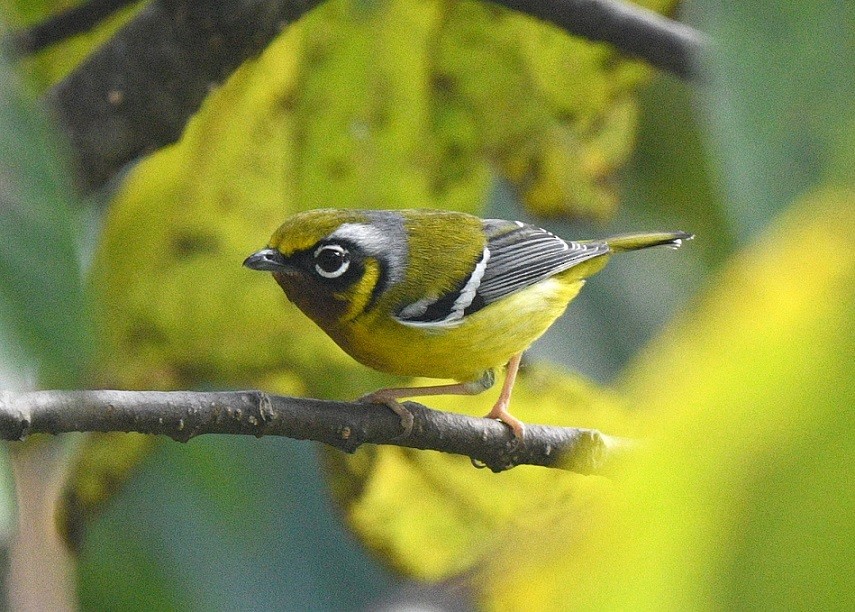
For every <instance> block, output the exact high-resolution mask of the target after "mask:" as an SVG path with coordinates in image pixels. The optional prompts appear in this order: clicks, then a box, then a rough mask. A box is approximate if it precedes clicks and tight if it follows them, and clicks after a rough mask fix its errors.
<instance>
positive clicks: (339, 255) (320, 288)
mask: <svg viewBox="0 0 855 612" xmlns="http://www.w3.org/2000/svg"><path fill="white" fill-rule="evenodd" d="M406 249H407V241H406V233H405V231H404V226H403V223H402V221H401V219H400V217H398V216H397V215H395V214H393V213H384V212H381V211H357V210H332V209H320V210H310V211H306V212H302V213H299V214H296V215H294V216H292V217H289V218H288V219H287V220H286V221H285V222H284V223H283V224H282V225H281V226H280V227H279V229H277V230H276V232H274V234H273V236H272V237H271V238H270V241H269V243H268V245H267V248H264V249H261V250H260V251H257V252H255V253H253V254H252V255H250V256H249V257H247V258H246V260H245V261H244V262H243V265H244V266H246V267H247V268H250V269H252V270H261V271H267V272H272V273H273V277H274V278H275V279H276V282H278V283H279V285H280V286H281V287H282V289H283V290H284V291H285V294H286V295H287V296H288V299H290V300H291V301H292V302H294V303H295V304H296V305H297V306H298V307H299V308H300V310H302V311H303V312H304V313H306V315H308V316H309V318H311V319H312V320H314V321H315V322H316V323H318V324H319V325H320V326H321V327H323V328H325V329H328V328H329V327H330V326H334V325H336V324H340V323H342V322H345V321H348V320H350V319H352V318H354V317H356V316H357V315H359V314H360V313H362V312H364V311H365V310H366V309H368V308H370V307H371V305H373V303H374V302H376V300H377V299H378V298H379V296H380V295H381V294H382V293H383V291H384V290H385V289H386V288H387V287H388V286H389V285H390V284H392V283H394V282H397V281H398V280H400V278H401V275H402V274H403V270H404V264H405V260H406Z"/></svg>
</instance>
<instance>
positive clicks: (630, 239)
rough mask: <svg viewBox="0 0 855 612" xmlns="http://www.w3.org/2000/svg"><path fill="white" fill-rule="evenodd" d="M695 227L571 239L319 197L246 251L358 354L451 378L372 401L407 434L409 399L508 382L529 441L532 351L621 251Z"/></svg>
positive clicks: (501, 409) (518, 429) (518, 428)
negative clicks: (524, 397) (527, 388)
mask: <svg viewBox="0 0 855 612" xmlns="http://www.w3.org/2000/svg"><path fill="white" fill-rule="evenodd" d="M693 237H694V236H693V235H692V234H689V233H686V232H682V231H672V232H652V233H637V234H624V235H618V236H612V237H610V238H605V239H602V240H564V239H562V238H560V237H558V236H556V235H555V234H553V233H552V232H549V231H547V230H545V229H542V228H540V227H537V226H535V225H531V224H528V223H523V222H521V221H506V220H501V219H481V218H479V217H476V216H474V215H470V214H467V213H462V212H454V211H447V210H432V209H409V210H406V209H404V210H356V209H330V208H327V209H313V210H307V211H303V212H299V213H296V214H294V215H292V216H290V217H288V218H287V219H286V220H285V221H284V222H283V223H282V225H281V226H280V227H279V228H278V229H277V230H276V231H275V232H274V233H273V235H272V237H271V238H270V240H269V242H268V243H267V246H266V247H265V248H262V249H261V250H259V251H256V252H255V253H252V254H251V255H250V256H249V257H247V258H246V260H245V261H244V262H243V265H244V266H246V267H247V268H249V269H251V270H259V271H265V272H272V275H273V278H274V279H275V280H276V282H277V283H278V284H279V286H280V287H281V288H282V290H283V291H284V292H285V295H286V296H287V298H288V299H289V300H290V301H291V302H293V303H294V304H295V305H296V306H297V307H298V308H299V309H300V310H301V311H302V312H303V313H304V314H305V315H306V316H308V318H309V319H311V320H312V321H314V323H316V324H317V325H318V327H320V328H321V329H322V330H323V331H324V332H326V334H327V335H329V336H330V337H331V338H332V339H333V341H335V343H336V344H338V346H339V347H341V349H343V350H344V352H346V353H347V354H348V355H350V356H351V357H353V358H354V359H355V360H356V361H358V362H360V363H362V364H364V365H366V366H369V367H371V368H374V369H375V370H379V371H381V372H386V373H390V374H397V375H402V376H411V377H412V376H418V377H427V378H436V379H451V380H453V381H455V382H453V383H451V384H443V385H434V386H423V387H396V388H387V389H380V390H377V391H374V392H373V393H368V394H367V395H365V396H363V397H361V398H360V400H359V401H361V402H370V403H379V404H385V405H386V406H388V407H389V408H391V409H392V410H393V411H394V412H395V413H396V414H397V415H398V416H399V417H400V421H401V426H402V428H403V433H402V434H401V436H402V437H404V436H408V435H409V434H410V433H411V430H412V427H413V420H414V418H413V415H412V413H411V412H410V411H409V410H408V409H407V408H406V407H405V406H403V405H402V404H401V403H400V402H399V400H401V399H403V398H410V397H423V396H433V395H475V394H478V393H481V392H483V391H485V390H487V389H489V388H490V387H492V386H493V385H494V383H495V380H496V374H495V373H496V370H498V369H500V368H502V367H503V366H504V367H506V375H505V380H504V384H503V386H502V389H501V393H500V394H499V398H498V400H497V401H496V403H495V405H494V406H493V408H492V409H491V410H490V412H489V413H487V415H486V418H490V419H497V420H499V421H501V422H503V423H504V424H505V425H507V426H508V427H509V428H510V430H511V432H512V434H513V438H514V439H515V440H516V441H522V440H523V439H524V435H525V425H524V423H523V422H522V421H520V420H519V419H517V418H516V417H515V416H513V415H512V414H511V413H510V411H509V406H510V399H511V391H512V390H513V387H514V382H515V380H516V377H517V372H518V369H519V366H520V359H521V357H522V354H523V351H525V350H526V349H528V348H529V346H531V344H532V343H533V342H534V341H535V340H537V339H538V338H539V337H540V336H541V335H542V334H543V333H544V332H545V331H546V330H547V329H548V328H549V327H550V326H551V325H552V324H553V323H554V322H555V320H556V319H557V318H558V317H559V316H561V314H562V313H563V312H564V311H565V309H566V308H567V305H568V304H569V303H570V301H571V300H572V299H573V298H574V297H576V295H577V294H578V293H579V290H580V289H581V288H582V286H583V285H584V284H585V279H587V278H588V277H590V276H592V275H593V274H595V273H597V272H598V271H600V270H601V269H602V268H603V266H605V264H606V262H607V261H608V259H609V258H610V256H611V255H613V254H615V253H621V252H625V251H634V250H638V249H644V248H647V247H653V246H658V245H664V246H669V247H672V248H677V247H679V246H680V245H681V243H682V242H683V241H685V240H690V239H691V238H693Z"/></svg>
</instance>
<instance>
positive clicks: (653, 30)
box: [491, 0, 709, 79]
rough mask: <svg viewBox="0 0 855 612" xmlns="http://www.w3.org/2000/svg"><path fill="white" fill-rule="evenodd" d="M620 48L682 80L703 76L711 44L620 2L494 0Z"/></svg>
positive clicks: (686, 29) (675, 23) (675, 24)
mask: <svg viewBox="0 0 855 612" xmlns="http://www.w3.org/2000/svg"><path fill="white" fill-rule="evenodd" d="M491 1H492V2H494V3H496V4H500V5H502V6H506V7H508V8H511V9H514V10H516V11H519V12H521V13H525V14H526V15H531V16H532V17H537V18H538V19H542V20H543V21H546V22H548V23H551V24H554V25H556V26H558V27H559V28H561V29H562V30H565V31H566V32H568V33H570V34H573V35H575V36H581V37H582V38H585V39H587V40H592V41H597V42H606V43H609V44H611V45H614V46H615V47H616V48H617V49H618V50H620V51H622V52H624V53H626V54H627V55H631V56H632V57H637V58H639V59H643V60H645V61H647V62H648V63H650V64H651V65H653V66H655V67H657V68H661V69H662V70H667V71H669V72H673V73H674V74H676V75H678V76H680V77H682V78H684V79H697V78H698V77H699V76H700V60H701V57H702V55H703V54H704V53H705V51H706V49H707V47H708V46H709V41H708V40H707V38H706V37H705V36H704V35H703V34H702V33H700V32H698V31H697V30H695V29H693V28H691V27H689V26H687V25H685V24H683V23H680V22H679V21H674V20H673V19H668V18H667V17H664V16H662V15H660V14H659V13H655V12H653V11H650V10H648V9H646V8H644V7H641V6H638V5H637V4H631V3H629V2H623V1H620V0H548V1H544V0H491Z"/></svg>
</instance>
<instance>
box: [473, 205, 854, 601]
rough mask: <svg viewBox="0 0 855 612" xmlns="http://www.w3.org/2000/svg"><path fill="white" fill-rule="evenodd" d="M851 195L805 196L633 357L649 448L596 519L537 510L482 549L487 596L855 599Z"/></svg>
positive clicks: (630, 378)
mask: <svg viewBox="0 0 855 612" xmlns="http://www.w3.org/2000/svg"><path fill="white" fill-rule="evenodd" d="M853 204H855V191H853V190H836V189H831V190H827V191H819V192H817V193H815V194H812V195H811V196H809V197H807V198H804V199H803V200H801V201H800V202H798V203H797V204H796V205H795V207H794V208H793V209H791V210H789V211H788V212H787V214H786V215H785V217H784V218H783V219H781V220H779V222H777V223H776V224H775V226H774V227H773V228H772V229H771V231H770V232H769V234H768V235H765V236H763V238H762V239H761V240H759V241H758V242H757V243H756V244H754V245H752V246H751V248H750V249H748V250H746V251H743V252H739V253H737V254H736V255H735V256H734V257H733V258H732V260H731V262H730V263H729V264H728V265H727V266H726V267H725V269H724V270H723V271H722V272H721V273H720V274H719V275H717V277H716V278H715V279H713V281H712V282H711V284H710V286H709V288H708V289H707V290H706V291H705V292H704V295H703V296H701V298H700V299H699V300H698V301H697V302H696V303H695V304H694V305H693V306H692V308H690V309H689V310H688V311H687V312H686V313H684V314H683V315H682V316H681V317H679V318H678V320H677V321H675V322H674V324H673V325H672V326H671V327H670V328H669V329H668V330H667V331H666V333H665V334H663V335H662V336H661V337H660V338H659V339H657V341H656V342H654V343H653V344H652V345H651V346H650V347H648V348H647V349H646V350H645V351H644V352H642V353H641V354H640V355H639V356H638V358H637V360H636V362H635V363H634V364H633V365H631V366H630V367H629V369H628V371H627V373H626V378H625V380H624V381H623V383H622V384H621V386H620V390H621V391H622V392H623V393H624V394H625V396H626V397H627V398H629V399H630V401H632V402H634V403H636V404H637V405H639V406H645V408H646V409H647V410H646V412H645V417H646V418H648V419H649V422H648V424H647V426H646V427H644V429H645V430H646V431H648V435H649V439H650V444H649V446H648V449H649V452H644V453H639V455H638V461H637V462H634V463H632V464H631V465H628V466H627V469H626V471H625V473H622V474H618V475H617V476H616V483H615V485H614V486H613V487H612V488H611V489H610V493H611V494H612V497H611V498H610V499H609V500H608V501H609V502H610V504H609V505H608V507H607V511H605V512H602V513H600V514H599V516H597V517H596V520H595V521H593V522H592V521H590V520H584V521H582V522H580V521H579V520H578V519H577V514H578V513H579V511H578V510H577V509H574V508H572V507H566V508H562V509H561V510H562V511H561V512H559V511H557V510H556V509H555V508H553V511H552V512H546V513H537V514H532V515H530V516H529V518H528V519H527V520H526V521H525V522H524V527H523V528H522V530H521V533H514V534H512V535H510V536H509V537H506V541H504V542H501V544H500V545H499V547H498V549H497V550H496V551H490V552H489V553H488V554H484V555H483V557H482V558H483V560H484V565H483V566H482V567H481V573H480V574H479V576H478V578H477V579H476V580H475V582H476V584H477V585H478V588H479V589H480V590H481V593H482V596H483V597H484V599H485V600H486V603H487V607H489V608H495V609H555V608H557V607H561V608H564V609H595V610H611V609H632V610H654V609H656V610H696V609H709V608H716V609H733V608H742V609H745V608H748V609H823V610H831V609H841V610H843V609H851V607H852V604H853V603H855V598H853V597H855V596H853V593H852V591H851V589H850V588H849V587H850V576H851V572H850V571H849V570H851V561H852V559H851V551H852V549H853V548H852V547H853V545H855V525H853V524H852V522H851V521H850V520H848V519H847V518H846V517H851V516H852V515H853V512H855V484H854V483H853V482H852V479H850V478H846V477H845V474H846V473H847V472H848V471H849V470H850V467H849V466H851V463H852V461H853V460H855V444H854V443H853V442H852V440H851V436H849V435H848V434H847V433H846V432H848V431H849V426H850V425H851V424H852V423H851V422H852V414H853V413H852V410H849V409H847V407H850V408H851V407H852V406H853V405H855V404H853V401H855V383H853V381H855V365H853V362H852V360H851V359H849V358H848V356H849V355H852V354H855V334H853V333H852V331H851V330H852V329H853V323H855V290H853V287H855V237H853V232H852V229H853V228H855V207H853ZM817 244H822V245H823V246H824V248H825V249H827V250H826V252H825V253H824V254H823V256H821V257H805V254H806V253H811V252H812V251H814V250H815V246H816V245H817ZM663 380H667V384H663ZM596 503H603V502H602V501H600V502H596ZM584 510H585V511H590V508H588V507H585V508H584ZM528 543H530V544H528ZM502 546H504V548H502ZM841 597H843V598H844V599H841ZM847 601H848V603H847Z"/></svg>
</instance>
